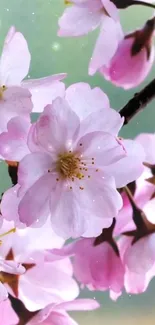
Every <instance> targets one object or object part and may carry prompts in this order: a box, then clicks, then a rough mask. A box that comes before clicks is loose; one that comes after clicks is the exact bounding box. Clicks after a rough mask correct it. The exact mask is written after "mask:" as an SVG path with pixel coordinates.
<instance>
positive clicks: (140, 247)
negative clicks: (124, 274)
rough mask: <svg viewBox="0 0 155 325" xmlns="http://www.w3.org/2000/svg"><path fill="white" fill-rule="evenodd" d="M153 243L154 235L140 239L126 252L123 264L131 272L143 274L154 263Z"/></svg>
mask: <svg viewBox="0 0 155 325" xmlns="http://www.w3.org/2000/svg"><path fill="white" fill-rule="evenodd" d="M154 241H155V234H151V235H148V236H146V237H144V238H141V239H140V240H138V241H137V242H136V243H135V244H134V245H132V246H130V247H129V248H128V249H127V250H126V252H125V255H124V263H125V264H126V266H127V268H128V269H129V270H130V271H131V272H134V273H140V274H145V273H146V272H147V271H149V269H150V268H151V267H152V266H153V264H154V262H155V251H154ZM137 256H138V259H137Z"/></svg>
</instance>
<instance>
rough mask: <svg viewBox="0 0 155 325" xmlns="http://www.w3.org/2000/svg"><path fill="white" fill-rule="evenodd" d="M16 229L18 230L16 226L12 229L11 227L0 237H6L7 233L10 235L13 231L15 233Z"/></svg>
mask: <svg viewBox="0 0 155 325" xmlns="http://www.w3.org/2000/svg"><path fill="white" fill-rule="evenodd" d="M15 231H16V228H12V229H10V230H8V231H6V232H4V233H3V234H1V235H0V238H2V237H4V236H6V235H9V234H11V233H13V232H15Z"/></svg>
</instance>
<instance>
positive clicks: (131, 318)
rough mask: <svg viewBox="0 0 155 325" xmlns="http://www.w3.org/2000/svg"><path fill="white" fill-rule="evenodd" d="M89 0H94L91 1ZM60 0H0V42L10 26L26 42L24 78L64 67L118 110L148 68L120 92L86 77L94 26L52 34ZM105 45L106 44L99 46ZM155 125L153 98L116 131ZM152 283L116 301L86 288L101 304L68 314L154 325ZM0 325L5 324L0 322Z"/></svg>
mask: <svg viewBox="0 0 155 325" xmlns="http://www.w3.org/2000/svg"><path fill="white" fill-rule="evenodd" d="M94 1H95V0H94ZM64 8H65V7H64V3H63V0H0V47H2V45H3V40H4V37H5V35H6V33H7V31H8V29H9V27H10V26H11V25H15V26H16V28H17V29H18V30H19V31H21V32H22V33H23V34H24V35H25V37H26V39H27V41H28V44H29V49H30V52H31V55H32V61H31V69H30V72H29V77H30V78H39V77H43V76H46V75H50V74H54V73H60V72H67V73H68V77H67V79H66V81H65V82H66V85H70V84H71V83H74V82H79V81H85V82H88V83H89V84H90V85H91V86H99V87H101V88H102V89H103V90H104V91H105V92H106V93H107V95H108V96H109V98H110V102H111V106H112V107H113V108H115V109H117V110H118V109H120V108H121V107H123V106H124V105H125V103H126V102H127V101H128V100H129V99H130V98H131V97H132V96H133V94H134V93H135V92H137V91H138V89H141V88H142V87H143V86H144V85H145V84H147V83H148V81H149V80H151V79H152V78H153V77H154V73H155V68H153V69H152V72H151V74H150V75H149V77H148V79H147V80H146V81H145V83H143V84H142V85H141V86H140V88H136V89H133V90H130V91H124V90H122V89H120V88H117V87H114V86H112V85H111V84H110V83H108V82H107V81H105V80H104V79H103V78H102V77H101V76H100V75H99V74H96V75H95V76H94V77H89V76H88V74H87V68H88V62H89V60H90V57H91V54H92V50H93V46H94V44H95V40H96V37H97V34H98V31H95V32H93V33H90V34H89V35H87V36H85V37H81V38H68V39H63V38H58V37H57V27H58V26H57V21H58V17H60V15H61V14H62V12H63V10H64ZM151 15H152V10H151V9H148V8H144V7H143V8H142V7H140V6H137V7H135V6H134V7H131V8H130V9H128V10H125V11H122V12H121V22H122V25H123V27H124V30H125V31H130V30H132V29H135V28H137V27H139V26H142V25H143V24H144V23H145V21H146V19H147V18H149V17H150V16H151ZM105 50H106V49H105ZM154 130H155V103H154V102H152V103H151V104H150V105H149V106H148V108H147V110H145V111H144V112H142V113H140V114H139V115H137V116H136V117H135V118H134V119H133V120H132V121H131V122H130V124H129V125H128V126H126V127H124V128H123V131H122V133H121V135H122V136H124V137H134V136H135V135H137V134H138V133H140V132H154ZM8 185H9V179H8V176H7V173H6V167H5V166H4V164H3V163H1V165H0V186H1V191H4V189H6V188H7V187H8ZM154 291H155V283H153V282H151V283H150V286H149V289H148V290H147V292H146V293H144V294H142V295H138V296H131V295H127V294H123V296H122V297H121V298H120V299H118V301H117V302H115V303H114V302H112V301H111V300H110V299H109V297H108V294H107V293H104V292H103V293H93V292H92V293H88V292H87V291H85V292H84V293H83V296H85V297H86V296H87V297H88V296H89V297H90V296H91V297H92V298H94V299H99V301H100V302H101V305H102V308H101V309H100V310H99V311H96V312H89V313H88V312H85V313H84V312H83V313H77V314H74V317H75V319H76V320H78V321H79V323H80V324H81V325H84V324H94V323H95V322H96V324H105V323H107V322H108V324H116V325H117V324H124V323H125V324H126V325H128V324H137V323H139V322H140V323H141V325H143V324H146V323H147V324H152V325H153V324H154V323H155V321H154V315H155V311H154V306H155V294H154ZM4 325H5V324H4Z"/></svg>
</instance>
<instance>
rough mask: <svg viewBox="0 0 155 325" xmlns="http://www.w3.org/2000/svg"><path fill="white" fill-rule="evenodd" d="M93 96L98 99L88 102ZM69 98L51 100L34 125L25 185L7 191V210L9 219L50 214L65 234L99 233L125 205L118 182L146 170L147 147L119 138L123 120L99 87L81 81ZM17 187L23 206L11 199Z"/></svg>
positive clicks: (23, 167)
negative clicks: (144, 162)
mask: <svg viewBox="0 0 155 325" xmlns="http://www.w3.org/2000/svg"><path fill="white" fill-rule="evenodd" d="M88 95H89V97H90V98H91V99H92V101H89V100H88V99H87V101H86V98H87V96H88ZM65 97H66V100H63V99H60V98H58V99H57V100H55V101H53V104H52V105H48V106H47V107H46V108H45V110H44V113H43V114H41V116H40V118H39V120H38V121H37V122H36V123H35V124H34V125H33V126H32V127H31V130H30V133H29V137H28V138H29V140H28V145H29V149H30V151H31V152H32V153H31V154H30V155H27V156H25V158H24V159H23V160H22V161H21V162H20V165H19V173H18V179H19V185H18V186H19V187H18V189H17V188H16V189H15V190H14V189H12V190H9V191H8V192H7V193H5V195H4V198H3V200H4V201H3V200H2V213H3V216H4V217H5V218H6V219H7V220H12V219H11V218H15V219H16V221H17V220H19V219H20V221H21V222H22V223H26V224H27V225H31V224H34V223H38V221H39V223H40V222H41V223H43V221H45V219H46V216H48V215H49V214H50V215H51V220H52V225H53V227H54V229H55V231H56V232H58V233H59V234H60V235H62V236H64V237H65V238H68V237H78V236H79V235H82V234H83V235H84V234H85V235H86V236H96V235H98V234H99V233H100V230H99V228H100V227H101V229H102V228H104V227H107V226H109V225H110V224H111V222H112V218H113V217H114V216H117V213H118V210H119V209H120V207H121V200H120V195H119V194H118V192H117V191H116V186H117V187H121V186H124V185H126V184H127V183H128V182H131V181H133V180H134V179H135V177H138V176H139V175H140V173H141V172H142V161H144V159H143V158H144V157H143V150H141V146H140V145H139V144H137V143H136V142H134V141H125V140H120V139H118V138H117V134H118V132H119V129H120V128H121V125H122V123H123V119H121V117H120V115H119V114H118V113H117V112H115V111H114V110H112V109H111V108H110V107H109V101H108V99H107V96H106V95H105V94H104V93H102V91H101V90H100V89H99V88H95V89H92V90H91V89H90V87H89V85H87V84H75V85H72V86H71V87H69V88H68V89H67V91H66V95H65ZM102 100H103V104H102V103H101V101H102ZM85 103H86V104H85ZM95 103H96V105H95ZM68 104H70V105H72V107H73V110H71V108H70V107H69V106H68ZM102 105H103V106H102ZM82 107H83V113H82ZM90 113H91V114H90ZM77 114H78V115H77ZM80 120H81V121H80ZM60 129H61V132H60V131H59V130H60ZM103 130H104V132H103ZM133 156H134V160H133ZM127 165H128V166H129V167H128V173H126V172H125V171H126V166H127ZM72 166H73V168H72ZM124 166H125V168H124ZM66 167H67V170H66ZM115 182H116V184H115ZM94 184H96V187H94ZM83 188H84V189H83ZM15 192H16V195H17V196H18V198H17V200H16V201H18V204H19V208H18V209H17V205H18V204H16V203H17V202H16V203H12V202H10V203H9V201H10V200H11V197H15V195H14V194H15ZM94 197H95V199H94ZM60 198H61V201H60V202H59V201H58V200H59V199H60ZM101 198H102V199H101ZM3 202H4V203H3ZM34 202H35V203H34ZM12 204H15V205H16V210H15V211H16V214H15V216H13V215H12ZM25 207H26V209H25ZM88 207H89V209H88ZM62 211H63V212H62ZM64 211H65V213H64ZM103 211H104V213H103ZM99 219H100V220H99ZM95 220H96V221H97V222H95ZM101 220H102V221H101ZM98 222H99V224H98ZM95 223H96V227H94V225H95ZM93 232H94V233H93Z"/></svg>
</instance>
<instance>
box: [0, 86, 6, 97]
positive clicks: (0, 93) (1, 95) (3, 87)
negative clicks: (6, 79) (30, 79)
mask: <svg viewBox="0 0 155 325" xmlns="http://www.w3.org/2000/svg"><path fill="white" fill-rule="evenodd" d="M6 89H7V88H6V86H5V85H3V86H1V87H0V100H1V99H3V93H4V91H5V90H6Z"/></svg>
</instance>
